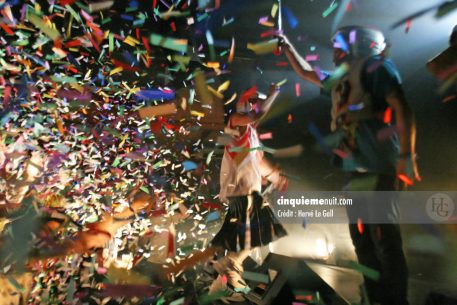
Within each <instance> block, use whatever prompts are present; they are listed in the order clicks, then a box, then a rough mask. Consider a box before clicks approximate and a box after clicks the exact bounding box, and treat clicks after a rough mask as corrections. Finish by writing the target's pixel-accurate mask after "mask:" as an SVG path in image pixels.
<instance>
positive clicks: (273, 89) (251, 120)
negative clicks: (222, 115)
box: [230, 84, 279, 126]
mask: <svg viewBox="0 0 457 305" xmlns="http://www.w3.org/2000/svg"><path fill="white" fill-rule="evenodd" d="M278 95H279V87H278V86H276V85H275V84H272V85H270V88H269V92H268V97H267V99H266V100H265V101H263V102H262V104H261V105H260V111H258V112H257V111H251V112H249V113H248V114H240V113H234V114H232V115H231V116H230V120H231V121H232V125H233V126H247V125H249V124H253V125H255V124H256V123H258V122H259V121H260V119H261V118H262V117H263V116H265V115H266V114H267V112H268V111H269V110H270V108H271V106H272V105H273V103H274V102H275V101H276V98H277V97H278Z"/></svg>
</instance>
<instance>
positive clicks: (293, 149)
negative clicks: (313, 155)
mask: <svg viewBox="0 0 457 305" xmlns="http://www.w3.org/2000/svg"><path fill="white" fill-rule="evenodd" d="M264 150H265V149H264ZM302 152H303V146H302V145H301V144H297V145H293V146H290V147H286V148H280V149H275V151H274V153H273V155H274V157H275V158H293V157H298V156H300V155H301V154H302Z"/></svg>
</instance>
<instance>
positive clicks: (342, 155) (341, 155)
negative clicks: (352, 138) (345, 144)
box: [332, 148, 350, 159]
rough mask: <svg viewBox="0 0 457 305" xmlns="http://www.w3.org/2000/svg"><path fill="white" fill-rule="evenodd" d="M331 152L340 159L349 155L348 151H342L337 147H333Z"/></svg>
mask: <svg viewBox="0 0 457 305" xmlns="http://www.w3.org/2000/svg"><path fill="white" fill-rule="evenodd" d="M332 152H333V153H334V154H335V155H337V156H339V157H340V158H342V159H346V158H347V157H349V155H350V153H348V152H345V151H342V150H341V149H338V148H335V149H333V150H332Z"/></svg>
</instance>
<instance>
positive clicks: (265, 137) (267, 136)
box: [259, 132, 273, 140]
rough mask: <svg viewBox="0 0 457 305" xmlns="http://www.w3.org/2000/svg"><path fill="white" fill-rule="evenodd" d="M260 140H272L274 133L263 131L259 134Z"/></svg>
mask: <svg viewBox="0 0 457 305" xmlns="http://www.w3.org/2000/svg"><path fill="white" fill-rule="evenodd" d="M259 139H260V140H271V139H273V133H272V132H267V133H262V134H260V135H259Z"/></svg>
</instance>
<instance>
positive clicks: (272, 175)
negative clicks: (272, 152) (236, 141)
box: [257, 151, 289, 191]
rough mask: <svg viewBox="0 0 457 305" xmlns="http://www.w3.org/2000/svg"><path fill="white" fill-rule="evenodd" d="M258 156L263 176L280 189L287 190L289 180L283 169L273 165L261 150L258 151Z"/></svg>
mask: <svg viewBox="0 0 457 305" xmlns="http://www.w3.org/2000/svg"><path fill="white" fill-rule="evenodd" d="M257 158H258V165H259V170H260V174H261V175H262V178H265V179H267V180H268V181H270V182H271V183H272V184H273V186H274V187H275V188H276V189H278V190H280V191H284V190H286V189H287V186H288V184H289V182H288V180H287V178H286V177H285V176H284V175H283V174H282V173H281V169H280V168H279V167H275V166H273V165H272V164H271V163H270V162H268V160H267V159H265V157H264V156H263V152H261V151H258V152H257Z"/></svg>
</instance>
